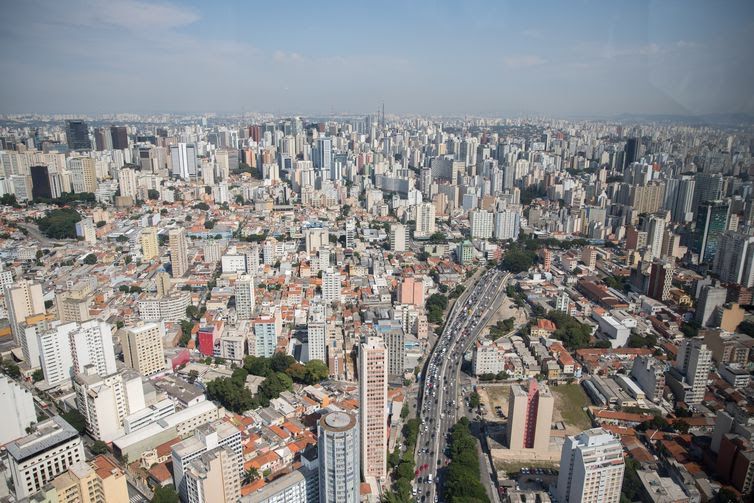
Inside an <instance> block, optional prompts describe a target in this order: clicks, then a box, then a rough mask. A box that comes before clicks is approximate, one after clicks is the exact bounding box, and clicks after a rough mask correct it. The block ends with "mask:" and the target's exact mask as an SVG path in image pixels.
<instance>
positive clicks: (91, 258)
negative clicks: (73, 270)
mask: <svg viewBox="0 0 754 503" xmlns="http://www.w3.org/2000/svg"><path fill="white" fill-rule="evenodd" d="M84 263H85V264H88V265H92V264H96V263H97V255H95V254H94V253H90V254H89V255H87V256H86V257H84Z"/></svg>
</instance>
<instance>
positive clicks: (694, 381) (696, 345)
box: [668, 337, 712, 404]
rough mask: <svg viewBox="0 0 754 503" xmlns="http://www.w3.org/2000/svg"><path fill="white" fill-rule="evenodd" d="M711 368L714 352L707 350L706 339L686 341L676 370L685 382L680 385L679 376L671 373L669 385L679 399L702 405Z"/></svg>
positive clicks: (682, 343) (678, 358)
mask: <svg viewBox="0 0 754 503" xmlns="http://www.w3.org/2000/svg"><path fill="white" fill-rule="evenodd" d="M711 368H712V351H710V350H709V348H707V345H706V344H705V343H704V338H703V337H694V338H693V339H684V340H683V341H682V342H681V347H680V348H679V350H678V356H677V357H676V361H675V370H677V371H678V373H679V374H680V375H681V376H683V378H684V380H683V381H681V382H680V383H679V382H678V381H679V379H678V378H677V375H676V374H674V373H671V374H669V379H668V385H669V386H670V388H671V389H672V390H673V392H674V393H675V395H676V397H677V399H679V400H683V401H685V402H686V403H689V404H696V403H701V401H702V400H703V399H704V393H705V391H706V390H707V379H708V376H709V373H710V370H711ZM684 384H685V385H687V386H684Z"/></svg>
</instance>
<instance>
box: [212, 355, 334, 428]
mask: <svg viewBox="0 0 754 503" xmlns="http://www.w3.org/2000/svg"><path fill="white" fill-rule="evenodd" d="M329 373H330V371H329V369H328V368H327V365H325V363H324V362H322V361H320V360H311V361H308V362H306V364H301V363H299V362H297V361H296V359H295V358H293V357H292V356H291V355H287V354H285V353H283V352H277V353H275V354H274V355H273V356H272V357H270V358H266V357H262V356H247V357H246V358H245V359H244V364H243V366H242V367H240V368H237V369H235V370H234V371H233V375H232V376H231V377H226V378H219V379H215V380H214V381H211V382H210V383H208V384H207V393H208V395H209V396H210V398H211V399H213V400H217V401H218V402H220V403H221V404H222V405H223V406H224V407H226V408H227V409H230V410H232V411H234V412H237V413H242V412H245V411H247V410H249V409H254V408H257V407H260V406H261V407H266V406H267V405H269V403H270V400H272V399H273V398H277V397H279V396H280V393H282V392H283V391H288V390H291V389H293V383H294V382H297V383H300V384H316V383H318V382H320V381H322V380H324V379H327V377H328V376H329ZM249 374H251V375H256V376H259V377H264V378H265V379H264V381H262V383H261V384H260V385H259V389H258V393H257V394H256V395H252V393H251V391H249V389H248V388H246V385H245V384H246V377H247V376H248V375H249Z"/></svg>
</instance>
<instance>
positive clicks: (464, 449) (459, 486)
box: [445, 417, 489, 503]
mask: <svg viewBox="0 0 754 503" xmlns="http://www.w3.org/2000/svg"><path fill="white" fill-rule="evenodd" d="M445 500H446V501H448V502H450V503H459V502H464V503H476V502H479V503H483V502H488V501H489V498H488V497H487V492H486V491H485V489H484V486H483V485H482V482H481V480H480V477H479V455H478V454H477V448H476V439H474V437H473V436H472V435H471V431H470V430H469V420H468V419H467V418H465V417H464V418H461V420H460V421H458V422H457V423H456V424H455V426H453V429H452V430H451V433H450V464H449V465H448V473H447V476H446V477H445Z"/></svg>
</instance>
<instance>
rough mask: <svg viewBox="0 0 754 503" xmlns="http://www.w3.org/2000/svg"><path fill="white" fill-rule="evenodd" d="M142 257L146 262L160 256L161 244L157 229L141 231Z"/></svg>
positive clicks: (150, 228)
mask: <svg viewBox="0 0 754 503" xmlns="http://www.w3.org/2000/svg"><path fill="white" fill-rule="evenodd" d="M140 240H141V255H142V256H143V257H144V260H152V259H153V258H157V257H159V256H160V247H159V242H158V241H157V229H155V228H154V227H147V228H146V229H144V230H143V231H141V236H140Z"/></svg>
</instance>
